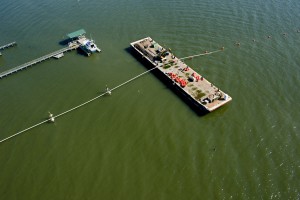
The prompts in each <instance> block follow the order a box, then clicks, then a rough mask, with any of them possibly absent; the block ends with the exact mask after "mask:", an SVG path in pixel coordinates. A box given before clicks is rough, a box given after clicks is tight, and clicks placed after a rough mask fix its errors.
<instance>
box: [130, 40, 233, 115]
mask: <svg viewBox="0 0 300 200" xmlns="http://www.w3.org/2000/svg"><path fill="white" fill-rule="evenodd" d="M130 45H131V46H132V47H133V48H134V49H135V50H136V52H137V53H138V54H140V55H141V56H142V57H143V58H145V59H147V60H148V62H149V63H150V64H151V65H152V66H153V68H156V69H157V70H158V71H159V74H160V75H161V77H163V78H164V79H165V80H167V82H169V83H170V85H171V87H173V88H174V89H176V90H177V91H179V92H180V94H182V96H183V97H184V99H185V100H187V101H188V102H189V103H191V104H192V106H193V107H196V108H198V109H199V110H198V111H200V112H201V113H207V112H212V111H214V110H216V109H217V108H220V107H221V106H223V105H225V104H227V103H228V102H230V101H231V100H232V98H231V97H230V96H229V95H228V94H226V93H225V92H223V91H221V90H220V89H219V88H218V87H216V86H215V85H213V84H212V83H211V82H209V81H208V80H206V79H205V78H204V77H203V76H202V75H200V74H199V73H197V72H196V71H195V70H193V69H192V68H190V67H189V66H187V65H186V64H185V63H184V62H183V61H182V60H183V59H179V58H177V57H175V56H174V55H173V53H171V52H170V51H169V50H167V49H165V48H163V47H162V46H160V45H159V44H158V43H157V42H155V41H154V40H153V39H152V38H150V37H147V38H144V39H141V40H138V41H135V42H132V43H131V44H130ZM207 53H209V52H207Z"/></svg>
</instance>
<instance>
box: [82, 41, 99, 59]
mask: <svg viewBox="0 0 300 200" xmlns="http://www.w3.org/2000/svg"><path fill="white" fill-rule="evenodd" d="M78 41H79V43H80V48H81V49H82V50H83V51H84V52H85V53H86V54H87V55H88V56H90V55H91V54H92V53H95V52H101V50H100V49H99V48H98V47H97V45H96V44H95V42H94V41H93V40H90V39H88V38H86V37H82V38H80V39H79V40H78Z"/></svg>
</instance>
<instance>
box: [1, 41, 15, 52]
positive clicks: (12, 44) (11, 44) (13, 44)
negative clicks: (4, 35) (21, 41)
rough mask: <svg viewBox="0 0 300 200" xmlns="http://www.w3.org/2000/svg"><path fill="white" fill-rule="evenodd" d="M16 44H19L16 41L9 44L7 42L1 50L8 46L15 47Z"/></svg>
mask: <svg viewBox="0 0 300 200" xmlns="http://www.w3.org/2000/svg"><path fill="white" fill-rule="evenodd" d="M15 45H17V43H16V42H11V43H9V44H6V45H3V46H1V47H0V50H3V49H7V48H9V47H13V46H15Z"/></svg>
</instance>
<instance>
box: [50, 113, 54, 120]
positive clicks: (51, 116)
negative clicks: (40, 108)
mask: <svg viewBox="0 0 300 200" xmlns="http://www.w3.org/2000/svg"><path fill="white" fill-rule="evenodd" d="M49 121H50V122H54V117H53V114H51V113H50V112H49Z"/></svg>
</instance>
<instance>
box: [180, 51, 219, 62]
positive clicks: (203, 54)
mask: <svg viewBox="0 0 300 200" xmlns="http://www.w3.org/2000/svg"><path fill="white" fill-rule="evenodd" d="M220 51H222V50H216V51H211V52H207V53H201V54H196V55H192V56H187V57H183V58H180V60H185V59H191V58H194V57H198V56H206V55H209V54H213V53H217V52H220Z"/></svg>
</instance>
